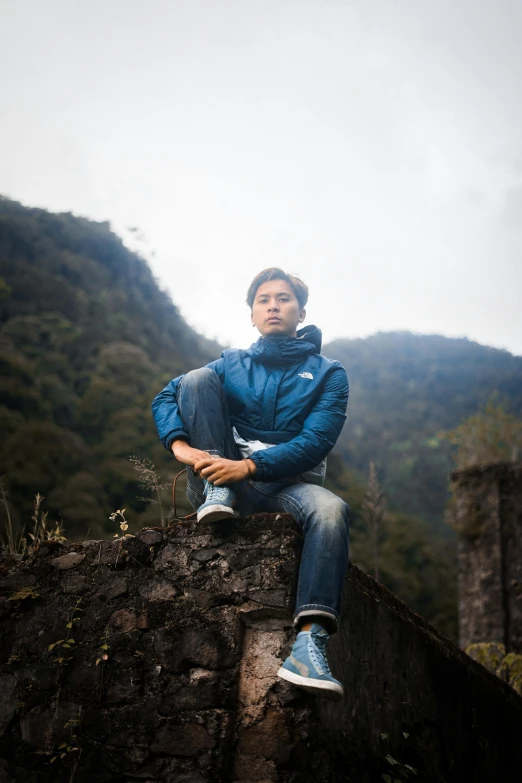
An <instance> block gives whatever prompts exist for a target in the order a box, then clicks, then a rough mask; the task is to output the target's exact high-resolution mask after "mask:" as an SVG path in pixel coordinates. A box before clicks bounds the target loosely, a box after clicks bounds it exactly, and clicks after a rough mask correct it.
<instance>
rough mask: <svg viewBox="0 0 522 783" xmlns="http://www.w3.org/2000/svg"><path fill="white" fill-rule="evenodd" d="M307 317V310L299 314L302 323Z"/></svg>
mask: <svg viewBox="0 0 522 783" xmlns="http://www.w3.org/2000/svg"><path fill="white" fill-rule="evenodd" d="M305 318H306V310H304V309H303V310H301V313H300V315H299V323H300V324H302V323H303V321H304V319H305Z"/></svg>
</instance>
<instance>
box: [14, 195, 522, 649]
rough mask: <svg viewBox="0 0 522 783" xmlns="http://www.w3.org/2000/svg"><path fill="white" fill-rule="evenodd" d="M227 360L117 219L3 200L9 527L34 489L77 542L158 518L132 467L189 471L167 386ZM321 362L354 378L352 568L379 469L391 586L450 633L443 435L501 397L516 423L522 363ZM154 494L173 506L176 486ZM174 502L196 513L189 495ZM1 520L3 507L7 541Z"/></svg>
mask: <svg viewBox="0 0 522 783" xmlns="http://www.w3.org/2000/svg"><path fill="white" fill-rule="evenodd" d="M220 350H221V349H220V347H219V346H218V345H217V344H215V343H212V342H210V341H208V340H205V339H203V338H202V337H201V336H199V335H198V334H196V333H195V332H194V331H193V330H192V329H190V328H189V327H188V325H187V324H186V323H185V322H184V320H183V319H182V318H181V316H180V314H179V312H178V309H177V308H176V306H175V305H174V304H173V303H172V301H171V300H170V298H169V297H168V296H167V295H166V294H165V293H163V292H162V291H161V290H160V288H159V286H158V284H157V283H156V281H155V280H154V278H153V276H152V274H151V271H150V269H149V268H148V266H147V263H146V262H145V261H144V260H143V259H142V258H140V257H139V256H138V255H136V254H135V253H132V252H131V251H129V250H128V249H126V248H125V247H124V245H123V244H122V242H121V240H120V239H119V238H118V237H117V236H116V235H115V234H114V233H113V232H112V231H111V229H110V226H109V224H108V223H95V222H92V221H89V220H86V219H84V218H79V217H75V216H73V215H71V214H59V215H55V214H50V213H48V212H46V211H45V210H41V209H28V208H25V207H23V206H21V205H20V204H17V203H16V202H13V201H10V200H8V199H0V433H1V441H0V477H3V486H4V487H5V489H6V491H7V492H8V493H9V494H8V508H9V512H10V514H11V518H12V519H13V521H14V524H15V525H18V526H19V527H20V526H25V528H26V530H30V528H31V524H32V523H31V514H32V509H33V500H34V496H35V495H36V493H40V494H41V495H43V496H44V501H43V504H42V508H45V510H46V511H48V513H49V519H50V520H53V521H54V520H60V521H61V522H62V523H63V525H64V527H65V534H66V535H67V536H68V537H69V538H72V539H78V538H85V537H86V536H89V537H101V536H109V535H112V534H113V533H115V532H117V529H118V528H117V525H115V523H114V522H111V521H110V520H109V515H110V514H111V512H114V511H116V510H117V509H121V508H126V509H127V511H126V515H127V517H128V520H129V524H130V531H131V532H132V531H135V530H137V529H139V528H140V527H142V526H143V525H146V524H148V525H151V524H152V525H156V524H159V521H160V512H159V509H158V506H157V505H151V504H150V503H148V502H147V500H145V499H144V498H143V496H148V495H150V494H151V492H150V488H149V489H147V488H145V489H144V488H143V487H140V486H139V482H138V479H139V475H138V473H137V472H136V470H135V468H134V466H133V464H131V462H130V461H129V457H130V456H131V455H138V456H139V457H141V458H143V459H149V460H152V461H153V462H154V464H155V465H156V468H157V470H158V473H159V474H160V476H161V477H162V478H163V479H164V480H165V482H166V483H167V484H168V483H169V482H171V481H172V477H173V475H174V474H175V473H176V472H177V471H178V470H179V469H180V467H181V466H179V465H177V463H176V462H175V461H174V459H173V458H172V457H171V456H169V455H168V454H167V452H166V451H165V450H164V449H163V447H162V446H161V444H160V443H159V440H158V438H157V434H156V431H155V427H154V424H153V421H152V417H151V413H150V403H151V400H152V398H153V397H154V395H155V394H156V393H157V391H158V390H159V389H161V388H162V387H163V385H165V383H167V382H168V380H170V378H172V377H174V376H175V375H177V374H179V373H181V372H185V371H187V370H189V369H191V368H193V367H198V366H201V365H202V364H205V363H206V362H208V361H211V360H212V359H214V358H216V357H217V356H219V353H220ZM325 352H326V353H327V355H329V356H332V357H335V358H338V359H340V360H341V361H342V362H343V364H344V365H345V366H346V368H347V370H348V373H349V376H350V382H351V399H350V404H349V416H348V423H347V425H346V428H345V431H344V432H343V435H342V437H341V441H340V452H339V450H338V453H337V454H332V455H331V456H330V458H329V470H328V478H327V482H328V486H329V487H330V488H331V489H332V490H334V491H335V492H337V493H338V494H339V495H342V496H343V497H344V498H346V500H347V501H348V502H349V504H350V506H351V508H352V512H353V518H352V557H353V560H354V562H355V563H356V564H357V565H359V566H361V567H363V568H365V569H366V570H368V571H370V572H371V570H372V567H373V553H372V548H371V542H370V535H369V531H368V526H367V524H366V522H365V521H364V519H363V513H362V511H363V498H364V493H365V479H366V475H367V471H368V463H369V461H370V460H373V461H375V462H376V464H377V467H378V473H379V477H380V478H381V479H383V480H384V485H385V489H386V493H387V495H388V501H389V513H388V514H387V515H386V517H385V519H384V521H383V525H382V529H381V533H380V542H379V561H380V563H379V565H380V573H381V579H382V581H383V583H384V584H386V585H387V586H388V587H390V588H391V589H393V590H394V591H395V592H396V593H397V594H398V595H399V596H400V597H402V598H403V599H404V600H406V601H407V602H408V603H409V605H410V606H411V607H412V608H413V609H415V610H416V611H419V612H421V613H422V614H423V615H424V616H425V617H427V619H429V620H431V621H432V622H435V623H436V624H437V625H438V627H439V628H440V629H441V630H442V631H443V632H446V633H447V634H449V635H453V636H454V635H455V621H456V602H455V556H454V541H453V540H451V541H445V540H444V537H443V536H441V534H440V526H439V529H438V530H437V526H436V525H434V524H433V522H434V521H435V522H437V523H440V520H441V518H442V510H443V505H444V498H445V493H446V484H447V472H448V469H449V457H448V453H449V452H448V447H447V446H446V445H445V444H441V443H440V442H439V440H438V439H437V437H436V435H437V432H438V431H439V430H440V429H442V428H449V427H454V426H455V425H457V424H459V423H460V421H461V420H462V419H463V418H465V417H467V416H468V415H469V414H470V413H473V412H474V411H475V410H476V408H477V406H478V404H479V403H481V402H483V401H485V400H486V399H487V398H488V397H489V395H490V393H491V391H492V390H493V389H499V390H500V392H501V393H502V394H504V395H505V397H506V398H507V399H508V400H509V401H510V402H511V407H512V410H513V411H514V412H517V413H520V412H521V407H522V400H521V395H520V390H521V388H522V359H519V358H515V357H512V356H510V355H509V354H507V353H505V352H503V351H495V350H494V349H489V348H484V347H482V346H478V345H475V344H474V343H470V342H468V341H465V340H446V339H445V338H442V337H417V336H413V335H409V334H396V335H390V334H379V335H376V336H375V337H372V338H368V339H367V340H339V341H336V342H335V343H331V344H330V345H329V346H327V347H326V351H325ZM340 453H342V454H343V456H344V457H345V461H343V459H341V456H340ZM160 496H161V497H162V500H163V503H164V507H165V512H168V511H169V508H170V497H169V491H168V489H164V490H163V491H162V492H161V493H160ZM179 501H180V506H181V510H182V511H183V512H184V513H187V512H188V511H189V509H188V507H187V504H186V502H184V500H183V490H181V491H180V492H179ZM5 520H6V508H5V504H4V503H3V502H2V498H1V497H0V533H2V534H3V529H2V528H3V526H4V525H5ZM427 522H430V523H431V524H427Z"/></svg>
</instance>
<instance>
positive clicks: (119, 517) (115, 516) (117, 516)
mask: <svg viewBox="0 0 522 783" xmlns="http://www.w3.org/2000/svg"><path fill="white" fill-rule="evenodd" d="M109 519H110V520H111V522H116V521H119V523H120V530H121V531H122V532H123V535H122V536H120V534H119V533H115V534H114V538H125V537H126V536H128V535H130V533H127V530H128V529H129V523H128V522H127V520H126V519H125V509H124V508H122V509H118V511H113V513H112V514H110V515H109Z"/></svg>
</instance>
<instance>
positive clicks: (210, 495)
mask: <svg viewBox="0 0 522 783" xmlns="http://www.w3.org/2000/svg"><path fill="white" fill-rule="evenodd" d="M206 498H207V500H217V501H218V502H221V501H226V500H227V499H228V488H227V487H216V486H215V485H214V484H211V483H210V481H207V486H206Z"/></svg>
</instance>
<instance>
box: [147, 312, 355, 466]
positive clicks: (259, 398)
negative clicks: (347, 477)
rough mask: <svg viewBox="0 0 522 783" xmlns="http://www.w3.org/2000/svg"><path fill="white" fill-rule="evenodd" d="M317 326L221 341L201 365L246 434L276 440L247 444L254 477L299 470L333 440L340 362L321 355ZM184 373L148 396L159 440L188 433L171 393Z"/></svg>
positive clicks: (340, 400)
mask: <svg viewBox="0 0 522 783" xmlns="http://www.w3.org/2000/svg"><path fill="white" fill-rule="evenodd" d="M320 350H321V331H320V330H319V329H317V327H315V326H309V327H307V328H305V329H301V330H300V331H299V332H298V333H297V337H291V338H278V337H266V338H263V337H260V338H259V340H258V341H257V342H256V343H254V344H253V345H252V346H251V347H250V348H248V349H247V350H241V349H228V350H225V351H223V353H222V354H221V358H220V359H217V361H215V362H211V363H210V364H208V365H207V367H209V368H210V369H211V370H214V372H215V373H217V375H218V376H219V378H220V380H221V383H222V384H223V389H224V392H225V397H226V400H227V404H228V410H229V414H230V421H231V423H232V425H233V426H234V427H235V428H236V430H237V431H238V433H239V435H240V436H241V437H242V438H244V439H245V440H260V441H262V442H263V443H273V444H276V445H275V446H274V447H273V448H269V449H263V450H260V451H256V452H254V454H252V456H251V459H252V460H253V461H254V462H255V464H256V468H257V470H256V474H255V478H256V481H277V480H279V479H284V478H288V477H290V476H296V475H299V474H302V473H305V472H307V471H309V470H311V469H313V468H314V467H316V466H317V465H318V464H319V463H321V462H322V461H323V460H324V459H325V457H326V455H327V454H328V452H329V451H331V449H332V448H333V446H334V445H335V442H336V440H337V438H338V437H339V434H340V432H341V429H342V426H343V424H344V421H345V419H346V405H347V403H348V378H347V376H346V371H345V369H344V367H343V366H342V365H341V364H340V363H339V362H336V361H332V360H330V359H327V358H326V357H325V356H321V355H320V353H319V351H320ZM182 377H183V376H179V378H175V379H174V380H173V381H171V382H170V383H169V384H168V386H166V387H165V388H164V389H163V391H161V392H160V393H159V394H158V395H157V397H155V399H154V402H153V403H152V412H153V415H154V419H155V421H156V426H157V428H158V432H159V436H160V438H161V441H162V443H163V445H164V446H165V447H166V448H167V449H168V450H170V446H171V443H172V442H173V441H174V440H176V439H178V438H179V439H184V440H187V441H188V440H189V437H188V433H187V431H186V429H185V427H184V425H183V421H182V419H181V416H180V413H179V409H178V405H177V400H176V395H177V389H178V386H179V384H180V382H181V379H182Z"/></svg>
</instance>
